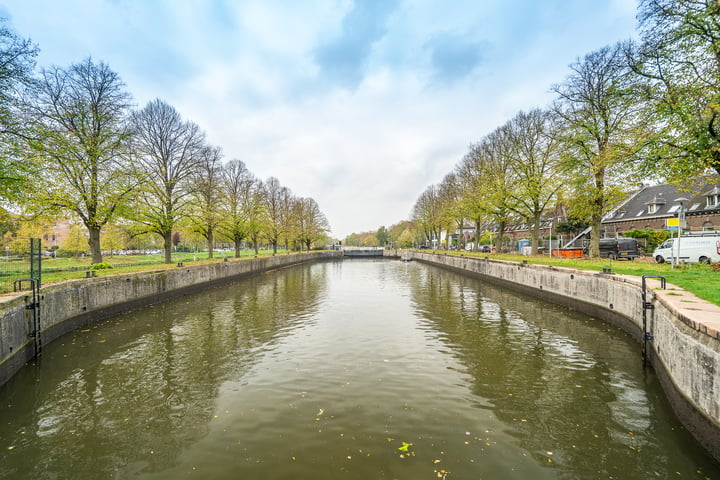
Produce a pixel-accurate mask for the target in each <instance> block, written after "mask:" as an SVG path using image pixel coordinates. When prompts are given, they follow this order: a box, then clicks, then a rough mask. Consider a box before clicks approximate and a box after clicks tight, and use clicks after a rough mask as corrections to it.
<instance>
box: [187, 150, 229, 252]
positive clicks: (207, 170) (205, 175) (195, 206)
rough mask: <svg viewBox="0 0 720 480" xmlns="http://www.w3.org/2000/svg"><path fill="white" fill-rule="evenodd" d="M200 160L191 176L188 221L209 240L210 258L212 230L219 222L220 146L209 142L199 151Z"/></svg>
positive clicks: (212, 240) (220, 216)
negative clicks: (190, 199)
mask: <svg viewBox="0 0 720 480" xmlns="http://www.w3.org/2000/svg"><path fill="white" fill-rule="evenodd" d="M199 157H200V162H199V165H198V168H197V170H196V172H195V173H194V175H193V179H192V186H191V189H192V198H193V201H192V203H191V205H190V209H189V211H190V223H191V224H192V227H193V229H194V230H195V231H196V232H197V233H199V234H200V235H202V236H203V237H204V238H205V240H207V242H208V258H213V252H214V250H215V233H216V232H217V230H218V229H219V227H220V224H221V222H222V208H221V198H222V192H221V169H222V163H221V160H222V150H220V148H218V147H213V146H210V145H207V146H205V147H204V148H202V149H201V151H200V153H199Z"/></svg>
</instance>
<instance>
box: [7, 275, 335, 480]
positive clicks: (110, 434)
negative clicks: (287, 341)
mask: <svg viewBox="0 0 720 480" xmlns="http://www.w3.org/2000/svg"><path fill="white" fill-rule="evenodd" d="M327 267H328V264H325V263H319V264H315V265H312V266H304V267H298V268H289V269H285V270H283V271H280V272H277V273H269V274H265V275H262V276H256V277H252V278H248V279H245V280H243V281H241V282H238V283H235V284H232V285H230V286H225V287H221V288H217V289H212V290H209V291H205V292H201V293H198V294H195V295H189V296H185V297H182V298H179V299H176V300H173V301H169V302H166V303H163V304H161V305H156V306H153V307H150V308H147V309H144V310H142V311H139V312H134V313H131V314H128V315H124V316H121V317H116V318H114V319H111V320H109V321H107V322H103V323H102V324H100V325H97V326H96V327H94V328H92V329H90V330H89V331H82V332H74V333H73V334H70V335H67V336H65V337H63V338H62V339H60V340H58V341H57V342H56V344H54V345H53V344H51V345H49V347H48V348H47V349H46V353H45V356H44V358H43V360H42V365H41V367H40V368H38V369H37V371H35V372H33V371H31V370H29V369H26V370H24V371H22V372H21V373H20V374H18V377H16V378H15V379H13V380H12V381H11V382H10V383H8V384H7V385H6V387H5V388H4V389H1V390H0V404H2V407H0V478H17V477H18V476H20V477H23V478H73V479H81V478H93V479H94V478H106V477H111V478H112V477H113V476H114V475H116V473H117V472H118V471H124V472H125V473H127V474H128V475H130V474H132V473H137V472H141V471H142V472H152V471H159V470H162V469H164V468H166V467H168V466H169V465H172V464H174V463H175V462H176V461H177V457H178V454H179V453H181V450H182V448H183V447H184V446H186V445H188V444H191V443H193V442H195V441H197V440H198V439H200V438H202V437H203V436H204V435H205V434H206V433H207V431H208V423H209V422H210V421H211V420H212V418H213V415H214V412H215V398H216V397H217V395H218V391H219V389H220V388H221V386H222V384H223V383H224V382H225V381H228V380H237V379H240V378H241V377H242V376H243V375H245V374H246V373H248V371H249V370H250V369H251V368H252V367H253V365H255V364H256V363H257V362H258V361H259V360H260V359H261V358H262V354H263V352H266V351H268V350H270V349H272V346H273V345H274V344H275V343H276V342H277V341H278V340H279V339H280V338H282V337H283V336H286V335H288V334H289V333H291V332H292V330H293V329H294V328H297V327H299V326H300V325H301V322H303V321H305V319H306V318H307V317H309V316H310V315H311V314H312V313H313V312H314V311H315V310H316V307H317V305H318V303H319V302H320V301H321V299H322V297H323V295H324V291H325V286H326V268H327ZM11 390H12V392H11ZM10 404H11V405H12V407H11V408H8V407H7V405H10ZM10 446H14V447H15V448H13V449H10V450H8V447H10Z"/></svg>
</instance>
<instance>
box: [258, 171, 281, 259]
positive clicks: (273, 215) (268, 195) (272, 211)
mask: <svg viewBox="0 0 720 480" xmlns="http://www.w3.org/2000/svg"><path fill="white" fill-rule="evenodd" d="M283 194H284V192H283V186H282V185H280V181H279V180H278V179H277V178H275V177H270V178H268V179H267V181H266V182H265V184H264V188H263V203H264V213H265V221H264V228H263V233H264V235H265V238H267V240H268V242H270V244H271V245H272V247H273V254H275V253H277V247H278V243H279V242H280V236H281V235H282V227H283V225H282V198H283Z"/></svg>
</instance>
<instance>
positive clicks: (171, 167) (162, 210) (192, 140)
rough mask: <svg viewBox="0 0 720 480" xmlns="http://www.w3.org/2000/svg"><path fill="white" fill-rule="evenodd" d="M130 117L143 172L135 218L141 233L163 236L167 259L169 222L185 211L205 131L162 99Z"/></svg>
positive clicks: (171, 224)
mask: <svg viewBox="0 0 720 480" xmlns="http://www.w3.org/2000/svg"><path fill="white" fill-rule="evenodd" d="M132 122H133V130H134V133H135V142H134V151H135V155H136V157H137V163H138V166H139V167H140V169H141V170H142V173H143V175H144V176H143V188H142V189H141V190H140V195H139V197H138V200H139V201H138V204H137V208H136V209H135V212H134V218H135V220H136V221H137V222H139V224H140V225H141V228H140V229H139V232H140V233H156V234H158V235H160V236H161V237H162V238H163V241H164V248H165V263H170V262H171V261H172V232H173V228H174V227H175V225H176V224H177V223H178V221H179V220H181V219H183V218H185V217H186V216H187V215H188V213H189V209H190V202H191V200H192V195H191V193H192V189H191V185H190V182H191V180H192V178H193V176H194V175H195V174H196V173H197V170H198V168H199V165H200V164H201V161H202V155H201V154H202V152H203V149H204V148H205V134H204V133H203V132H202V131H201V130H200V127H198V126H197V125H196V124H195V123H192V122H187V121H183V120H182V118H181V117H180V114H179V113H178V112H177V111H176V110H175V109H174V108H173V107H172V106H170V105H168V104H167V103H165V102H164V101H162V100H160V99H156V100H153V101H151V102H149V103H148V104H147V105H146V106H145V108H143V109H142V110H140V111H137V112H134V113H133V116H132Z"/></svg>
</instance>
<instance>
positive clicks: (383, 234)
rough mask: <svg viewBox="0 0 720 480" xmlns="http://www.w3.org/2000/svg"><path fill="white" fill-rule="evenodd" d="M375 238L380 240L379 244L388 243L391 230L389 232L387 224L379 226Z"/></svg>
mask: <svg viewBox="0 0 720 480" xmlns="http://www.w3.org/2000/svg"><path fill="white" fill-rule="evenodd" d="M375 238H377V240H378V244H380V245H387V244H388V243H389V242H390V232H388V230H387V228H385V226H382V227H380V228H378V230H377V232H376V233H375Z"/></svg>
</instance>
